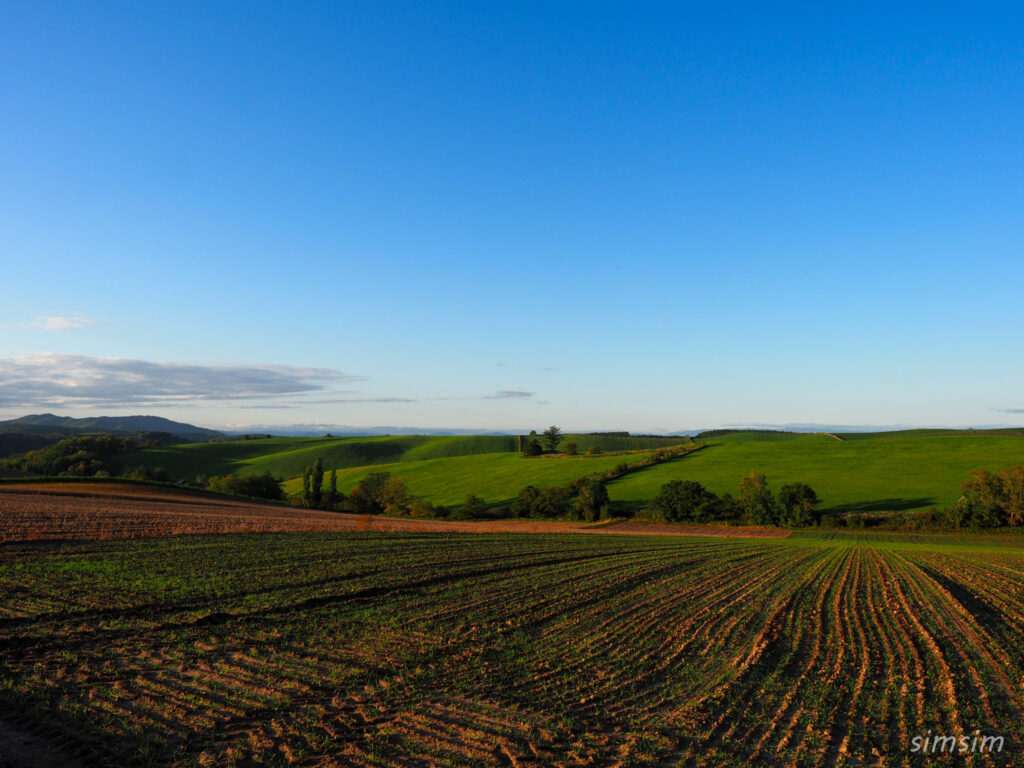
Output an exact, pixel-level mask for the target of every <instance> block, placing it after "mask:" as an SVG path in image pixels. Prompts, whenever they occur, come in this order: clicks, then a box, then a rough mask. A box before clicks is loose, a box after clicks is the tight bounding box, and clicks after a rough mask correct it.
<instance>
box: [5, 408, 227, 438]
mask: <svg viewBox="0 0 1024 768" xmlns="http://www.w3.org/2000/svg"><path fill="white" fill-rule="evenodd" d="M93 432H112V433H116V434H130V435H134V434H137V433H139V432H162V433H165V434H168V435H174V436H175V437H184V438H186V439H188V440H209V439H210V438H213V437H219V436H220V435H222V434H224V433H223V432H218V431H217V430H214V429H205V428H203V427H197V426H194V425H192V424H185V423H183V422H180V421H171V420H170V419H165V418H163V417H161V416H94V417H92V418H84V419H75V418H72V417H71V416H55V415H54V414H52V413H39V414H33V415H31V416H22V417H21V418H20V419H10V420H8V421H0V434H12V433H18V434H23V435H25V434H30V435H52V434H62V435H72V434H85V433H93Z"/></svg>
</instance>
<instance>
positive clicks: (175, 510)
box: [0, 482, 789, 542]
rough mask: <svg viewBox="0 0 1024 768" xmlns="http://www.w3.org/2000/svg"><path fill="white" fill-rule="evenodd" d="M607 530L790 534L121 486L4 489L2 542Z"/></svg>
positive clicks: (34, 485)
mask: <svg viewBox="0 0 1024 768" xmlns="http://www.w3.org/2000/svg"><path fill="white" fill-rule="evenodd" d="M304 531H387V532H396V533H602V534H629V535H660V536H666V535H668V536H716V537H720V536H726V537H736V536H740V537H746V538H768V537H771V538H774V537H780V536H788V535H789V532H788V531H774V530H770V529H757V528H727V527H717V526H683V525H654V524H645V523H633V522H624V523H613V524H605V525H594V524H591V523H572V522H547V521H538V520H494V521H448V520H417V519H412V518H394V517H377V516H371V515H352V514H344V513H337V512H322V511H317V510H308V509H297V508H290V507H284V506H278V505H275V504H262V503H259V502H256V501H245V500H241V499H232V498H226V497H217V496H214V495H211V494H207V493H202V492H199V491H191V490H187V489H180V490H179V489H174V488H160V487H152V486H144V485H129V484H121V483H113V482H112V483H46V484H38V483H16V484H5V485H0V542H20V541H51V540H97V539H133V538H156V537H162V536H181V535H189V534H209V533H284V532H304Z"/></svg>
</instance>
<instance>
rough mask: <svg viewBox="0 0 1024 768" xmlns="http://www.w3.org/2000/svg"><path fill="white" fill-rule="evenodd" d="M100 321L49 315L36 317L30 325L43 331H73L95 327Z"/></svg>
mask: <svg viewBox="0 0 1024 768" xmlns="http://www.w3.org/2000/svg"><path fill="white" fill-rule="evenodd" d="M98 322H100V320H98V319H96V318H94V317H81V316H73V315H50V316H45V317H37V318H36V319H35V320H33V321H32V322H31V323H28V325H30V326H31V327H33V328H42V329H43V330H44V331H74V330H78V329H79V328H85V327H86V326H88V325H95V324H96V323H98Z"/></svg>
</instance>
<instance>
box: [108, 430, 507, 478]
mask: <svg viewBox="0 0 1024 768" xmlns="http://www.w3.org/2000/svg"><path fill="white" fill-rule="evenodd" d="M517 445H518V443H517V440H516V438H515V437H512V436H508V435H466V436H461V435H459V436H442V437H435V436H428V435H403V436H397V437H339V438H322V437H274V438H266V439H261V440H237V441H233V442H213V443H192V444H188V445H174V446H166V447H157V448H146V449H143V450H139V451H134V452H132V453H127V454H124V455H123V456H121V457H119V462H120V466H140V465H142V466H148V467H156V466H159V467H163V468H164V469H166V470H167V471H168V473H170V475H171V477H173V478H175V479H177V480H192V479H193V478H195V476H196V475H226V474H259V473H262V472H270V473H272V474H274V475H275V476H277V477H296V476H297V475H300V474H301V473H302V470H303V469H304V468H305V467H307V466H309V465H310V464H312V463H313V462H314V461H315V460H316V458H317V457H320V458H321V459H322V460H323V462H324V466H325V467H326V468H327V469H334V468H337V469H342V468H346V467H359V466H366V465H370V464H385V463H393V462H400V461H419V460H427V459H435V458H444V457H451V456H466V455H472V454H476V453H498V452H507V451H515V450H516V448H517Z"/></svg>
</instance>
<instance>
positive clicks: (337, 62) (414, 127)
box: [0, 2, 1024, 431]
mask: <svg viewBox="0 0 1024 768" xmlns="http://www.w3.org/2000/svg"><path fill="white" fill-rule="evenodd" d="M711 6H713V7H711ZM711 6H709V4H699V5H698V4H681V3H672V4H663V5H658V4H647V5H645V6H644V7H643V8H642V9H638V7H637V6H636V4H627V3H621V4H595V3H576V4H570V3H534V4H527V3H516V4H499V3H443V4H442V3H401V4H399V3H376V2H367V3H338V4H332V3H321V4H313V3H309V4H298V3H288V4H281V3H237V4H228V3H224V4H220V3H218V4H209V3H202V4H200V3H197V4H194V5H188V4H185V3H177V4H169V5H167V6H161V7H158V6H157V4H151V3H124V4H108V3H76V4H62V3H5V2H0V105H2V107H0V297H2V298H0V417H13V416H18V415H22V414H25V413H31V412H40V411H52V412H56V413H61V414H71V415H85V414H96V413H99V412H103V413H111V414H115V413H137V412H146V413H157V414H159V415H164V416H168V417H170V418H175V419H180V420H184V421H191V422H193V423H198V424H203V425H207V426H215V427H217V426H226V425H233V426H244V425H274V424H322V425H356V426H370V425H405V426H421V427H431V428H443V427H462V428H480V429H484V428H495V429H529V428H538V429H541V428H543V427H545V426H546V425H548V424H552V423H555V424H560V425H562V426H563V427H564V428H568V429H630V430H633V431H647V430H674V429H686V428H692V427H705V426H718V425H724V424H740V423H742V424H793V423H800V424H815V423H816V424H830V425H835V424H845V425H858V424H873V425H979V426H980V425H990V424H1019V423H1021V422H1022V421H1024V391H1022V387H1021V383H1022V382H1024V355H1022V354H1021V352H1022V349H1021V347H1022V343H1021V339H1022V333H1021V332H1022V330H1024V321H1022V319H1021V318H1022V313H1021V312H1020V310H1019V308H1018V305H1019V304H1020V297H1021V294H1022V285H1024V259H1022V258H1021V256H1022V254H1024V247H1022V246H1024V229H1022V224H1021V222H1022V221H1024V217H1022V211H1024V182H1022V180H1024V142H1021V140H1020V137H1021V136H1022V135H1024V98H1022V95H1024V48H1022V46H1021V45H1020V40H1021V39H1024V10H1022V8H1021V7H1020V6H1019V5H1016V4H1013V5H1011V4H1005V5H986V6H984V7H978V6H970V7H968V5H967V4H963V5H962V6H960V7H957V6H953V5H948V4H935V3H931V4H920V5H913V6H911V5H903V6H894V5H892V4H878V5H874V6H871V5H867V4H862V5H858V6H856V7H851V8H847V9H839V8H833V9H826V8H822V7H821V4H774V5H771V6H768V5H765V4H711Z"/></svg>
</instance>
